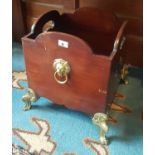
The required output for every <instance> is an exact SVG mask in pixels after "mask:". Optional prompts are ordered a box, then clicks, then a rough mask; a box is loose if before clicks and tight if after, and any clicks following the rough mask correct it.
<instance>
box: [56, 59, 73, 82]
mask: <svg viewBox="0 0 155 155" xmlns="http://www.w3.org/2000/svg"><path fill="white" fill-rule="evenodd" d="M53 68H54V71H55V72H54V79H55V81H56V82H57V83H59V84H65V83H67V81H68V75H69V73H70V71H71V68H70V65H69V63H68V62H67V61H65V60H63V59H61V58H60V59H55V60H54V62H53ZM59 79H62V80H59Z"/></svg>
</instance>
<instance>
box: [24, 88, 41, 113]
mask: <svg viewBox="0 0 155 155" xmlns="http://www.w3.org/2000/svg"><path fill="white" fill-rule="evenodd" d="M38 98H39V97H37V95H36V94H35V92H34V91H33V90H32V89H30V88H28V93H27V94H26V95H24V96H23V97H22V101H23V102H24V107H23V110H24V111H27V110H29V109H30V108H31V102H36V101H37V100H38Z"/></svg>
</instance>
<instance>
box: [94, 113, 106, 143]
mask: <svg viewBox="0 0 155 155" xmlns="http://www.w3.org/2000/svg"><path fill="white" fill-rule="evenodd" d="M92 121H93V123H94V124H95V125H97V126H98V127H99V128H100V138H99V139H100V142H101V143H102V144H104V145H107V144H108V140H107V139H106V136H105V135H106V133H107V132H108V125H107V121H108V116H107V115H106V114H104V113H96V114H95V115H94V117H93V119H92Z"/></svg>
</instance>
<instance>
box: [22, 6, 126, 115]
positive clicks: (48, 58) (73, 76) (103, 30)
mask: <svg viewBox="0 0 155 155" xmlns="http://www.w3.org/2000/svg"><path fill="white" fill-rule="evenodd" d="M90 18H92V19H94V20H93V22H91V21H90V20H89V19H90ZM49 20H52V22H53V23H54V27H52V28H51V27H50V28H49V29H48V30H46V32H42V28H43V26H44V25H45V23H47V22H48V21H49ZM98 23H100V24H98ZM125 25H126V22H124V23H120V22H117V18H116V17H115V16H114V15H113V14H111V13H109V12H104V11H103V10H100V9H99V10H98V9H90V8H82V9H79V10H77V11H76V12H75V13H74V14H69V13H68V14H62V15H60V14H59V13H58V12H57V11H51V12H48V13H46V14H44V15H43V16H41V17H40V18H39V19H38V20H37V22H36V23H35V25H34V26H33V29H32V31H31V33H30V34H28V35H26V36H25V37H23V38H22V43H23V50H24V57H25V63H26V73H27V77H28V84H29V87H30V88H32V89H33V90H34V91H35V92H36V93H37V95H38V96H43V97H46V98H48V99H50V100H52V101H53V102H54V103H56V104H62V105H65V106H66V107H68V108H71V109H74V110H78V111H82V112H85V113H88V114H94V113H96V112H105V110H106V108H107V107H108V106H107V105H108V104H111V102H112V101H113V98H114V94H115V92H116V90H117V87H118V85H119V79H120V75H119V69H120V64H119V58H120V56H121V50H120V45H121V46H122V44H121V43H122V42H121V41H122V38H123V32H124V28H125ZM101 41H102V43H101ZM60 42H61V43H60ZM56 59H63V60H65V61H67V62H68V64H69V65H70V73H69V75H67V77H68V79H67V82H66V83H64V84H60V83H58V82H57V81H56V80H55V78H54V75H55V70H54V68H53V62H54V61H55V60H56Z"/></svg>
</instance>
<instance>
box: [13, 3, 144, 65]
mask: <svg viewBox="0 0 155 155" xmlns="http://www.w3.org/2000/svg"><path fill="white" fill-rule="evenodd" d="M14 3H15V2H14ZM23 5H24V9H25V11H24V12H25V16H26V18H24V20H25V22H26V27H27V32H30V29H31V26H32V24H33V23H34V22H35V21H36V20H37V19H38V17H39V16H40V15H41V14H43V13H45V12H47V11H50V10H58V11H59V13H72V12H74V11H75V10H76V9H77V8H81V7H96V8H102V9H104V10H108V11H111V12H114V13H115V15H116V16H117V17H118V18H119V19H120V20H121V21H124V20H128V25H127V27H126V30H127V39H126V46H125V48H124V51H123V53H124V56H123V58H124V61H125V63H127V64H131V65H134V66H138V67H142V66H143V0H123V1H122V0H33V1H32V0H27V1H24V2H23ZM92 20H94V19H92ZM18 30H20V28H18V29H17V31H18ZM101 43H102V42H101Z"/></svg>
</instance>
